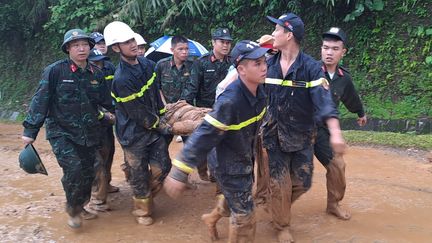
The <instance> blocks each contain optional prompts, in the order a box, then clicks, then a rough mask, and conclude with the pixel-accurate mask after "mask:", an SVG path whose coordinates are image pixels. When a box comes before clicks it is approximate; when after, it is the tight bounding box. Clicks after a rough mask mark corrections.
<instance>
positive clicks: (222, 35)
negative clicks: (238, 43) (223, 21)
mask: <svg viewBox="0 0 432 243" xmlns="http://www.w3.org/2000/svg"><path fill="white" fill-rule="evenodd" d="M212 39H213V40H229V41H232V40H233V39H232V38H231V35H230V32H229V30H228V29H227V28H217V29H216V30H215V31H214V32H213V33H212Z"/></svg>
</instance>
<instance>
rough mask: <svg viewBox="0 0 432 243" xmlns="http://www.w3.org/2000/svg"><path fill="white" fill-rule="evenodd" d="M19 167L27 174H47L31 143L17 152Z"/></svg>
mask: <svg viewBox="0 0 432 243" xmlns="http://www.w3.org/2000/svg"><path fill="white" fill-rule="evenodd" d="M18 160H19V163H20V167H21V168H22V169H23V170H24V171H25V172H27V173H29V174H36V173H40V174H44V175H48V172H47V170H46V169H45V166H44V165H43V164H42V160H41V159H40V157H39V155H38V153H37V151H36V149H35V148H34V147H33V145H32V144H27V145H26V147H25V148H24V149H23V150H22V151H21V153H20V154H19V158H18Z"/></svg>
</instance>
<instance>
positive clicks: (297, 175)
mask: <svg viewBox="0 0 432 243" xmlns="http://www.w3.org/2000/svg"><path fill="white" fill-rule="evenodd" d="M267 154H268V158H269V169H270V208H271V215H272V220H273V225H274V227H275V228H276V229H277V230H284V229H285V228H289V226H290V221H291V205H292V203H294V201H295V200H297V199H298V198H299V197H300V196H301V195H302V194H303V193H305V192H306V191H308V190H309V189H310V187H311V185H312V173H313V162H312V158H313V151H312V146H307V147H306V148H304V149H303V150H300V151H295V152H283V151H281V150H280V149H274V150H267Z"/></svg>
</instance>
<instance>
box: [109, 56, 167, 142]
mask: <svg viewBox="0 0 432 243" xmlns="http://www.w3.org/2000/svg"><path fill="white" fill-rule="evenodd" d="M154 67H155V63H154V62H152V61H150V60H148V59H147V58H142V57H139V58H138V64H136V65H131V64H129V63H127V62H125V61H123V60H121V61H120V63H119V65H118V67H117V69H116V72H115V74H114V81H113V84H112V90H111V96H112V97H113V98H114V100H115V103H116V105H115V107H116V124H115V128H116V134H117V137H118V140H119V143H120V144H121V145H123V146H129V145H132V144H133V143H134V142H135V141H137V140H138V139H140V138H143V137H145V138H147V140H148V143H152V142H154V141H156V140H157V139H158V138H159V136H160V135H159V133H158V132H156V131H155V130H154V129H155V128H156V127H158V125H159V116H160V115H161V114H162V113H163V112H164V105H163V103H162V100H161V97H160V94H159V91H158V87H157V84H156V82H155V77H156V74H155V73H154V72H153V71H154Z"/></svg>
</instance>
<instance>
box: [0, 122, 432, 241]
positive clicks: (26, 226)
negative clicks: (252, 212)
mask: <svg viewBox="0 0 432 243" xmlns="http://www.w3.org/2000/svg"><path fill="white" fill-rule="evenodd" d="M21 131H22V129H21V126H20V125H13V124H0V162H1V167H0V242H145V243H146V242H157V243H159V242H160V243H162V242H169V243H173V242H208V239H207V235H206V228H205V226H204V225H203V224H202V223H201V221H200V219H199V218H200V215H201V214H203V213H205V212H208V211H209V210H210V209H211V208H212V206H213V203H214V200H213V193H214V186H213V185H212V184H208V183H204V182H201V181H200V180H199V179H195V181H196V185H197V189H196V190H188V191H186V193H185V195H184V196H183V197H182V198H181V199H179V200H176V201H172V200H170V199H169V198H168V197H167V196H166V195H165V194H164V193H163V192H162V193H160V194H159V196H158V197H157V198H156V200H155V204H156V208H155V214H154V216H155V223H154V224H153V225H152V226H148V227H145V226H140V225H137V224H136V223H135V221H134V218H133V217H132V216H131V215H130V211H131V191H130V189H129V187H128V185H127V184H126V183H125V181H124V177H123V174H122V172H121V170H120V164H121V163H122V159H123V155H122V153H121V149H120V147H119V146H117V147H116V148H117V151H116V154H115V161H114V165H113V184H114V185H117V186H119V187H120V192H119V193H114V194H110V198H109V202H110V204H111V206H112V208H113V210H112V211H110V212H107V213H99V218H98V219H96V220H92V221H85V222H84V227H83V228H82V229H80V230H77V231H73V230H71V229H70V228H69V227H68V226H66V214H65V213H64V202H65V198H64V192H63V190H62V187H61V183H60V178H61V170H60V168H59V166H58V165H57V162H56V160H55V158H54V155H53V154H52V153H51V150H50V146H49V144H48V142H47V141H46V140H44V137H45V136H44V131H41V133H40V136H39V138H38V140H37V141H36V143H35V146H36V148H37V149H38V151H39V153H40V155H41V158H42V160H43V161H44V163H45V166H46V167H47V170H48V173H49V176H44V175H41V174H38V175H28V174H26V173H25V172H24V171H22V170H21V169H20V168H19V166H18V153H19V151H20V150H21V149H22V143H21V140H20V137H21ZM117 145H118V144H117ZM181 146H182V144H179V143H173V144H172V145H171V147H170V151H171V154H175V153H176V152H177V151H178V150H179V149H180V148H181ZM345 158H346V162H347V164H348V165H347V187H348V188H347V192H346V196H345V199H344V201H343V206H345V207H348V208H350V209H351V212H352V215H353V216H352V219H351V220H350V221H341V220H338V219H336V218H334V217H332V216H329V215H326V214H325V206H326V204H325V202H326V190H325V171H324V169H323V167H322V166H321V165H320V164H319V163H318V164H316V168H315V176H314V180H313V182H314V183H313V186H312V189H311V190H310V191H309V192H308V193H307V194H305V195H304V196H303V197H301V198H300V199H299V200H298V201H297V202H296V203H295V204H294V206H293V217H292V225H293V226H292V233H293V235H294V237H295V238H296V240H297V242H380V243H382V242H431V239H432V164H431V163H429V162H427V161H426V160H425V159H421V158H419V157H410V156H407V155H406V154H405V153H403V152H397V151H390V150H378V149H372V148H364V147H357V146H352V147H350V149H349V152H348V154H347V155H346V157H345ZM195 178H196V177H195ZM269 222H270V217H269V215H267V214H266V213H265V212H264V210H262V209H259V210H258V224H257V235H256V242H258V243H260V242H263V243H264V242H265V243H270V242H276V237H275V234H274V231H273V229H272V227H271V225H270V223H269ZM227 224H228V219H224V220H222V221H221V222H220V223H219V232H220V233H219V234H220V237H221V240H220V242H226V240H227V234H228V228H227Z"/></svg>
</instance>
